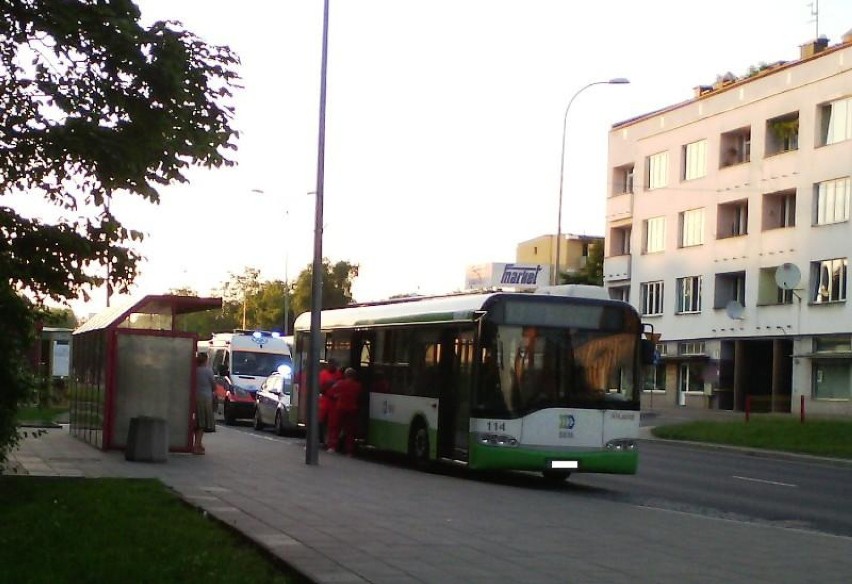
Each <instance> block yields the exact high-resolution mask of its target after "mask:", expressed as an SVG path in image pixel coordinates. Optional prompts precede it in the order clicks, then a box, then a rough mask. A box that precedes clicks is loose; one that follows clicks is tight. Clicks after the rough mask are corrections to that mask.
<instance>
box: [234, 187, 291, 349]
mask: <svg viewBox="0 0 852 584" xmlns="http://www.w3.org/2000/svg"><path fill="white" fill-rule="evenodd" d="M251 192H253V193H257V194H259V195H265V194H266V191H265V190H263V189H251ZM289 220H290V210H289V209H287V208H285V209H284V236H285V237H288V235H287V227H288V226H289ZM289 264H290V245H289V243H285V244H284V329H283V330H284V336H285V337H286V336H287V335H288V334H290V333H289V330H290V319H289V316H290V269H289ZM243 320H244V321H245V309H243ZM243 328H246V327H245V322H243Z"/></svg>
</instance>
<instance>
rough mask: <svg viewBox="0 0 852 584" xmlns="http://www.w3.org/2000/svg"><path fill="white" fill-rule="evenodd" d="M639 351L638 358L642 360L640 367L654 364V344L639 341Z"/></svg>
mask: <svg viewBox="0 0 852 584" xmlns="http://www.w3.org/2000/svg"><path fill="white" fill-rule="evenodd" d="M639 351H640V352H641V355H640V358H641V360H642V365H655V364H656V361H657V359H656V355H655V352H656V347H655V346H654V343H652V342H651V341H649V340H648V339H640V340H639Z"/></svg>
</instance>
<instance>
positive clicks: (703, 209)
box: [604, 31, 852, 414]
mask: <svg viewBox="0 0 852 584" xmlns="http://www.w3.org/2000/svg"><path fill="white" fill-rule="evenodd" d="M850 32H852V31H850ZM801 49H802V50H801V58H800V59H799V60H796V61H793V62H788V63H784V62H778V63H774V64H772V65H761V67H760V68H753V70H752V72H751V74H750V75H748V76H747V77H744V78H740V79H737V78H735V77H734V76H732V75H726V76H725V77H723V78H720V79H719V80H718V81H717V83H716V84H714V85H712V86H700V87H698V88H696V95H695V97H694V98H693V99H690V100H688V101H686V102H683V103H679V104H676V105H673V106H671V107H667V108H664V109H662V110H660V111H657V112H653V113H649V114H646V115H642V116H639V117H636V118H634V119H631V120H627V121H624V122H621V123H619V124H616V125H614V126H613V128H612V130H611V131H610V134H609V165H608V168H609V172H610V180H609V181H608V183H609V184H610V185H611V187H610V189H611V190H610V192H609V193H608V199H607V218H606V221H607V234H606V246H605V260H604V283H605V286H606V287H607V289H608V291H609V294H610V296H611V297H613V298H619V299H623V300H626V301H628V302H630V303H631V304H633V305H634V306H636V307H637V308H638V309H639V311H640V313H641V314H642V315H643V321H644V322H646V323H650V324H652V325H653V326H654V330H655V332H656V333H657V334H659V335H660V337H659V339H658V341H657V343H658V352H659V359H658V365H656V366H655V367H654V370H653V371H652V372H651V374H649V375H648V376H647V379H646V391H645V392H644V395H643V399H644V400H658V401H660V402H667V403H670V404H678V405H683V406H688V407H704V408H706V407H711V408H721V409H734V410H746V409H749V410H751V411H778V412H799V411H800V409H801V408H805V411H806V412H807V413H825V414H852V307H850V302H849V301H848V299H847V286H848V276H847V267H848V261H849V257H850V256H852V224H850V197H852V35H850V34H849V33H847V35H846V36H845V37H844V39H843V41H842V42H841V43H839V44H836V45H833V46H829V45H828V42H827V41H826V40H825V39H818V40H817V41H814V42H811V43H808V44H806V45H803V46H802V47H801Z"/></svg>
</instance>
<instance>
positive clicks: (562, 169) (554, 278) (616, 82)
mask: <svg viewBox="0 0 852 584" xmlns="http://www.w3.org/2000/svg"><path fill="white" fill-rule="evenodd" d="M626 83H630V81H629V80H627V79H625V78H624V77H615V78H613V79H609V80H607V81H593V82H592V83H589V84H588V85H586V86H584V87H581V88H580V89H578V90H577V92H576V93H574V95H572V96H571V99H570V100H569V101H568V105H567V106H565V113H564V115H563V116H562V153H561V154H560V156H559V212H558V213H557V223H556V261H555V262H554V264H553V274H552V275H551V277H550V279H551V283H552V284H554V285H556V284H559V268H560V265H561V264H560V261H559V260H560V258H559V252H560V250H561V249H562V186H563V184H564V176H565V136H566V132H567V129H568V111H569V110H570V109H571V104H572V103H574V100H575V99H577V96H578V95H580V94H581V93H583V91H585V90H586V89H588V88H589V87H592V86H593V85H624V84H626Z"/></svg>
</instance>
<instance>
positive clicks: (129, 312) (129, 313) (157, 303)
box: [74, 294, 222, 335]
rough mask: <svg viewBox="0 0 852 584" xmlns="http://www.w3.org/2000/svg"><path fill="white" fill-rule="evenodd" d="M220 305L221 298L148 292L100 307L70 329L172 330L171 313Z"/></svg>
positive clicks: (183, 312) (78, 332)
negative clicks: (78, 325) (96, 311)
mask: <svg viewBox="0 0 852 584" xmlns="http://www.w3.org/2000/svg"><path fill="white" fill-rule="evenodd" d="M221 307H222V299H221V298H209V297H199V296H178V295H176V294H162V295H150V294H149V295H148V296H145V297H143V298H142V299H135V300H127V301H125V302H122V303H119V304H117V305H115V306H111V307H109V308H107V309H106V310H103V311H101V312H99V313H98V314H96V315H95V316H93V317H92V318H90V319H89V320H87V321H86V322H85V323H84V324H83V325H81V326H80V327H78V328H77V330H75V331H74V334H75V335H78V334H81V333H85V332H90V331H96V330H105V329H109V328H136V329H155V330H173V327H174V317H175V316H177V315H179V314H187V313H190V312H201V311H203V310H212V309H214V308H221Z"/></svg>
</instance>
